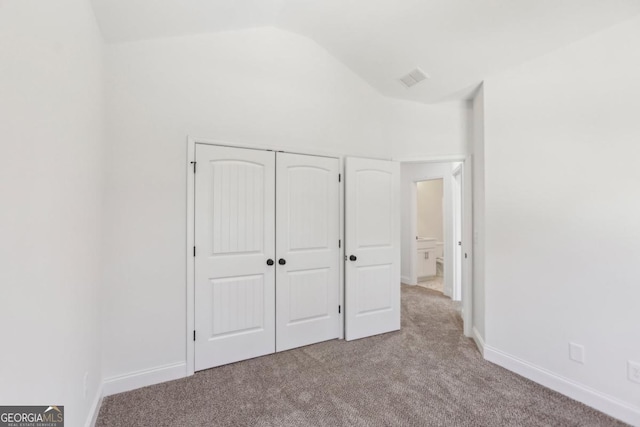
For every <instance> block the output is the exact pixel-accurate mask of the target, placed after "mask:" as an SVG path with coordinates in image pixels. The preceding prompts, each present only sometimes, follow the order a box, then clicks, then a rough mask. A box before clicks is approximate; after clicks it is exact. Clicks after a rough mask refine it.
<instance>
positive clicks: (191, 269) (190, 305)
mask: <svg viewBox="0 0 640 427" xmlns="http://www.w3.org/2000/svg"><path fill="white" fill-rule="evenodd" d="M196 144H207V145H220V146H226V147H234V148H245V149H252V150H266V151H276V152H287V153H292V154H303V155H310V156H321V157H332V158H336V159H338V160H339V161H340V165H339V170H340V174H342V173H343V171H344V158H343V156H342V155H338V154H335V153H328V152H323V151H316V150H306V149H305V150H302V151H301V150H299V149H296V148H291V147H282V146H280V147H277V146H272V145H269V146H267V145H260V144H247V143H236V142H229V141H220V140H215V139H210V138H199V137H193V136H188V137H187V162H186V172H187V212H186V214H187V221H186V223H187V241H186V247H185V255H186V257H185V261H186V281H187V283H186V285H187V286H186V288H187V289H186V298H187V301H186V315H187V319H186V349H185V352H186V373H185V376H190V375H193V374H194V372H195V363H194V362H195V344H194V340H193V331H194V327H195V326H194V325H195V318H194V316H195V302H194V296H195V282H194V280H195V264H194V262H195V260H194V256H193V248H194V242H195V174H194V162H195V161H196ZM195 168H197V166H195ZM339 198H340V201H339V209H340V239H341V241H342V244H341V245H340V260H343V259H344V177H343V179H342V180H341V182H340V192H339ZM339 280H340V290H339V294H340V305H341V306H342V307H344V262H340V263H339ZM344 312H345V310H341V313H340V326H339V327H340V336H339V339H344Z"/></svg>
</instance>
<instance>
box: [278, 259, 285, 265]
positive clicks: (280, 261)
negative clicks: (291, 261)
mask: <svg viewBox="0 0 640 427" xmlns="http://www.w3.org/2000/svg"><path fill="white" fill-rule="evenodd" d="M286 263H287V261H285V259H284V258H280V259H279V260H278V264H280V265H285V264H286Z"/></svg>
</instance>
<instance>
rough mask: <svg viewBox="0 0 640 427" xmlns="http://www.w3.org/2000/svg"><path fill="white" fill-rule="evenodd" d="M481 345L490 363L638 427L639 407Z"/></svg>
mask: <svg viewBox="0 0 640 427" xmlns="http://www.w3.org/2000/svg"><path fill="white" fill-rule="evenodd" d="M483 347H484V358H485V359H486V360H488V361H489V362H493V363H495V364H496V365H499V366H502V367H503V368H506V369H508V370H510V371H513V372H515V373H516V374H519V375H522V376H523V377H525V378H528V379H530V380H531V381H534V382H536V383H538V384H541V385H543V386H545V387H547V388H550V389H551V390H555V391H557V392H558V393H561V394H564V395H565V396H568V397H570V398H572V399H574V400H577V401H578V402H582V403H584V404H585V405H588V406H591V407H592V408H595V409H597V410H598V411H601V412H604V413H605V414H607V415H610V416H612V417H614V418H617V419H619V420H621V421H624V422H625V423H628V424H631V425H632V426H639V427H640V407H638V406H634V405H631V404H629V403H626V402H623V401H621V400H619V399H617V398H615V397H613V396H609V395H607V394H605V393H601V392H599V391H597V390H594V389H592V388H589V387H587V386H585V385H582V384H579V383H577V382H575V381H573V380H570V379H568V378H564V377H562V376H560V375H558V374H555V373H553V372H551V371H548V370H546V369H544V368H541V367H539V366H536V365H533V364H531V363H529V362H526V361H524V360H522V359H519V358H517V357H515V356H512V355H510V354H507V353H504V352H503V351H501V350H498V349H496V348H493V347H491V346H488V345H486V344H484V345H483Z"/></svg>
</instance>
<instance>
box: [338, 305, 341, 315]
mask: <svg viewBox="0 0 640 427" xmlns="http://www.w3.org/2000/svg"><path fill="white" fill-rule="evenodd" d="M341 312H342V306H341V305H339V306H338V314H340V313H341Z"/></svg>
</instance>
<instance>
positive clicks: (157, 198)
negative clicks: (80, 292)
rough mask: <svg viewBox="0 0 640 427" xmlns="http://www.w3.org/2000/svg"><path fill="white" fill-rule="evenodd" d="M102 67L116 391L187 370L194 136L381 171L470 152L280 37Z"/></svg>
mask: <svg viewBox="0 0 640 427" xmlns="http://www.w3.org/2000/svg"><path fill="white" fill-rule="evenodd" d="M105 61H106V67H107V68H106V91H107V100H106V112H107V138H108V148H107V155H106V162H107V166H106V169H107V184H106V199H105V203H106V208H105V217H106V219H105V236H106V237H105V263H106V266H107V268H106V289H105V295H104V305H105V310H104V313H105V324H104V338H105V341H104V348H105V357H104V366H105V371H104V373H105V376H106V377H107V378H113V377H117V376H119V375H124V374H129V373H132V372H137V371H140V370H146V369H150V368H155V367H159V366H165V365H174V367H175V366H176V364H177V365H179V364H180V363H184V361H185V341H186V335H185V328H186V326H185V320H186V313H185V291H186V284H185V274H186V272H185V269H186V268H185V263H186V260H185V254H186V248H185V241H186V232H185V223H186V218H185V208H186V206H185V203H186V170H187V165H186V137H187V135H194V136H201V137H207V138H214V139H219V140H221V141H232V142H236V143H248V144H263V145H265V146H277V147H289V148H292V149H296V150H313V151H318V150H319V151H325V152H333V153H343V154H348V155H360V156H365V157H383V158H390V157H391V156H393V155H395V153H394V152H395V151H398V152H407V150H408V149H405V147H406V146H411V145H412V144H417V141H419V142H420V151H421V153H430V152H431V153H432V154H444V153H447V154H448V153H451V152H452V151H453V152H456V151H460V150H463V149H462V148H459V147H458V145H455V144H454V148H451V149H449V148H448V145H447V144H449V143H450V141H457V139H458V138H459V135H458V130H457V127H456V129H453V130H451V135H450V136H449V137H446V136H441V137H438V138H436V137H435V136H433V134H430V133H429V127H428V126H427V125H422V124H418V122H420V121H422V120H424V121H425V122H427V123H429V122H432V121H437V120H435V119H434V118H432V117H430V116H429V114H431V113H430V112H434V111H439V110H438V109H437V107H433V106H430V107H429V108H425V107H426V106H419V105H418V104H413V103H406V102H399V103H398V102H392V101H390V100H388V99H387V98H384V97H382V96H381V95H380V94H379V93H377V92H376V91H374V90H373V89H372V88H371V87H370V86H368V85H367V84H366V83H364V82H363V81H362V80H361V79H360V78H359V77H358V76H356V75H355V74H353V72H351V71H350V70H349V69H347V68H346V67H345V66H344V65H343V64H341V63H340V62H338V61H337V60H335V59H334V58H333V57H332V56H330V55H329V54H328V53H327V52H326V51H325V50H324V49H322V48H320V47H319V46H318V45H317V44H315V43H314V42H312V41H311V40H309V39H306V38H304V37H301V36H298V35H294V34H292V33H288V32H285V31H282V30H277V29H274V28H262V29H255V30H245V31H234V32H226V33H218V34H204V35H198V36H188V37H177V38H168V39H158V40H152V41H142V42H134V43H123V44H116V45H109V46H108V47H107V49H106V56H105ZM412 106H415V109H416V110H417V111H418V112H414V111H413V110H412ZM407 112H411V114H408V115H406V114H405V113H407ZM433 114H436V113H433ZM464 114H465V112H464V109H463V108H457V109H454V108H448V109H447V111H446V112H444V113H442V115H441V116H442V117H452V118H451V121H452V122H454V123H456V126H461V125H460V123H461V122H463V121H464V120H465V115H464ZM398 115H400V116H402V117H403V121H402V122H398V121H395V117H397V116H398ZM413 129H415V130H413ZM445 134H446V132H445V130H444V129H441V130H440V131H439V135H445ZM407 135H411V138H409V137H408V136H407ZM452 144H453V143H452ZM456 144H458V142H456Z"/></svg>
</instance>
